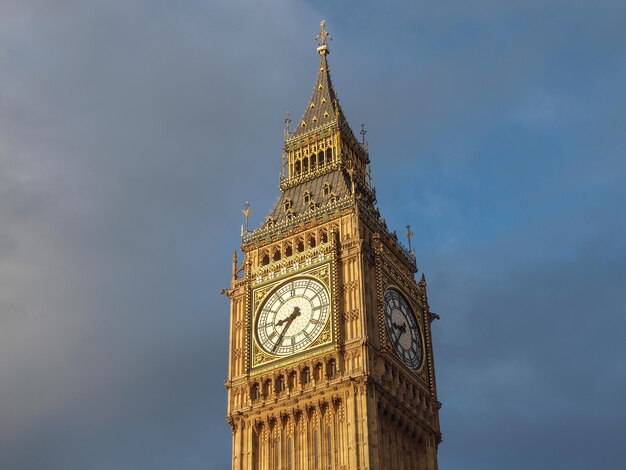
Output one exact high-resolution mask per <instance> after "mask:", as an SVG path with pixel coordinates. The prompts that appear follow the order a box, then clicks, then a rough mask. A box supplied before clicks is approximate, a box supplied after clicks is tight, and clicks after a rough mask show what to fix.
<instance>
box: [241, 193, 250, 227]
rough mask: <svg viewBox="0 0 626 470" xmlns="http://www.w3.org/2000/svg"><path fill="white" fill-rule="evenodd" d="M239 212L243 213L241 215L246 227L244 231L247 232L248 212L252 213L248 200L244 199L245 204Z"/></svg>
mask: <svg viewBox="0 0 626 470" xmlns="http://www.w3.org/2000/svg"><path fill="white" fill-rule="evenodd" d="M241 213H242V214H243V216H244V217H245V219H246V225H245V227H246V233H248V232H249V230H248V220H249V219H250V214H252V211H251V210H250V203H249V202H248V201H246V204H245V206H244V208H243V209H241Z"/></svg>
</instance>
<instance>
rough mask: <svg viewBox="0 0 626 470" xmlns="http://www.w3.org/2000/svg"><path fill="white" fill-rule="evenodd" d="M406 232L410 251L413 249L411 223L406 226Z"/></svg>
mask: <svg viewBox="0 0 626 470" xmlns="http://www.w3.org/2000/svg"><path fill="white" fill-rule="evenodd" d="M404 234H405V235H406V236H407V238H408V239H409V251H412V249H411V237H412V236H413V232H411V226H410V225H407V226H406V232H404Z"/></svg>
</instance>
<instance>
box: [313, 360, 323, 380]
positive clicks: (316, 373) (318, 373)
mask: <svg viewBox="0 0 626 470" xmlns="http://www.w3.org/2000/svg"><path fill="white" fill-rule="evenodd" d="M313 378H314V379H315V381H316V382H318V381H319V380H320V379H321V378H322V364H321V363H319V362H318V363H317V364H315V367H314V368H313Z"/></svg>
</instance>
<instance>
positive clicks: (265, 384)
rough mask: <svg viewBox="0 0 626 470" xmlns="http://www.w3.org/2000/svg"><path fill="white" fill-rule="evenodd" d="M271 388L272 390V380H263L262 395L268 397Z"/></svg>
mask: <svg viewBox="0 0 626 470" xmlns="http://www.w3.org/2000/svg"><path fill="white" fill-rule="evenodd" d="M271 390H272V381H271V380H270V379H267V380H266V381H265V382H263V396H264V397H266V398H267V397H269V396H270V393H271Z"/></svg>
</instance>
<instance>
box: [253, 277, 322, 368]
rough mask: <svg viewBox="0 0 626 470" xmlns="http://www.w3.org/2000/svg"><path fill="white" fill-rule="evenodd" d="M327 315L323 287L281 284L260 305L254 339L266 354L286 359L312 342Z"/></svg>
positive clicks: (313, 283) (293, 282)
mask: <svg viewBox="0 0 626 470" xmlns="http://www.w3.org/2000/svg"><path fill="white" fill-rule="evenodd" d="M329 316H330V300H329V295H328V290H327V289H326V287H324V285H323V284H322V283H320V282H318V281H316V280H314V279H310V278H299V279H294V280H291V281H288V282H285V283H284V284H282V285H281V286H280V287H279V288H278V289H276V290H275V291H274V292H273V293H272V294H271V295H270V296H269V297H268V298H267V300H266V301H265V302H264V303H263V305H262V306H261V309H260V311H259V314H258V315H257V321H256V327H255V329H256V335H257V340H258V342H259V344H260V345H261V347H262V348H263V349H265V351H266V352H268V353H270V354H273V355H275V356H287V355H289V354H293V353H295V352H298V351H301V350H302V349H304V348H306V347H307V346H309V345H310V344H311V343H312V342H313V341H315V340H316V339H317V337H318V336H319V335H320V333H321V332H322V330H323V329H324V325H326V322H327V320H328V317H329Z"/></svg>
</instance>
